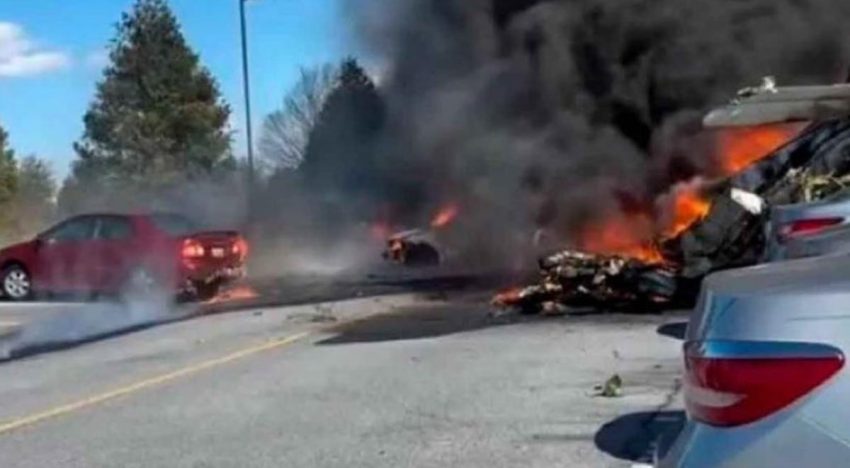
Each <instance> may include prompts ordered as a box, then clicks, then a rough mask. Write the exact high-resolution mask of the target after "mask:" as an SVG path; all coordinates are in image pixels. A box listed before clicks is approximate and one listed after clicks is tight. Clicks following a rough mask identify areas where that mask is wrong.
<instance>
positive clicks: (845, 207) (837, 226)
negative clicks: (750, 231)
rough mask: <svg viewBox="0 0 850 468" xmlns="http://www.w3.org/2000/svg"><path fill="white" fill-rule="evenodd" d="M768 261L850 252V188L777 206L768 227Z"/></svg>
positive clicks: (766, 252) (766, 250) (766, 257)
mask: <svg viewBox="0 0 850 468" xmlns="http://www.w3.org/2000/svg"><path fill="white" fill-rule="evenodd" d="M766 233H767V236H766V239H767V244H766V249H765V256H764V260H765V261H769V262H771V261H777V260H785V259H790V258H802V257H814V256H818V255H826V254H830V253H838V252H850V191H844V192H840V193H838V194H836V195H833V196H832V197H829V198H827V199H824V200H820V201H816V202H810V203H800V204H795V205H783V206H777V207H774V208H772V209H771V210H770V221H769V222H768V223H767V228H766Z"/></svg>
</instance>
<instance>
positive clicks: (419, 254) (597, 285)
mask: <svg viewBox="0 0 850 468" xmlns="http://www.w3.org/2000/svg"><path fill="white" fill-rule="evenodd" d="M788 123H795V125H797V127H796V130H794V131H793V132H792V133H788V134H787V135H785V136H783V137H782V139H781V140H777V141H776V143H777V144H776V145H775V146H772V147H770V148H768V149H767V150H766V151H764V152H762V153H761V154H758V155H757V156H758V157H755V158H752V159H751V160H748V161H746V164H741V165H740V167H735V168H734V170H730V173H729V176H728V177H726V178H723V179H720V180H714V181H711V182H704V181H700V184H701V187H700V196H701V197H704V198H705V200H704V211H703V212H700V213H699V216H695V217H694V219H693V222H689V223H688V224H687V225H685V226H683V228H682V229H680V230H677V231H676V232H675V235H665V236H659V237H658V238H657V239H655V240H654V241H653V242H652V243H651V244H652V245H648V246H642V250H644V251H650V252H652V255H633V254H632V253H631V252H626V253H620V252H614V253H596V252H594V251H585V250H581V249H567V250H562V251H558V252H555V253H552V254H548V255H544V256H543V257H541V258H540V259H539V260H538V271H539V273H538V274H539V276H538V280H537V281H535V282H533V283H532V284H530V285H528V286H524V287H516V288H511V289H508V290H505V291H502V292H500V293H498V294H497V295H496V296H495V297H494V298H493V300H492V303H493V304H494V305H496V306H499V307H509V308H517V309H519V310H521V311H523V312H527V313H536V312H541V311H548V310H557V309H560V308H563V307H567V306H605V307H615V308H628V307H632V306H638V307H641V308H644V307H646V306H651V305H661V306H669V305H672V304H680V305H687V304H689V303H691V302H693V300H694V299H695V297H696V292H698V290H699V285H700V283H701V280H702V278H704V277H705V276H706V275H707V274H709V273H711V272H713V271H717V270H723V269H728V268H736V267H741V266H748V265H753V264H756V263H758V262H759V261H761V260H762V258H763V255H764V252H765V247H766V240H767V236H766V232H765V231H766V229H767V226H768V225H769V223H768V222H767V221H768V220H769V218H770V213H771V207H774V206H780V205H788V204H794V203H801V202H810V201H814V200H820V199H823V198H825V197H828V196H829V195H831V194H833V193H835V192H837V191H839V190H843V189H846V188H848V187H850V84H836V85H823V86H795V87H776V86H775V84H774V81H773V79H772V78H765V79H764V82H763V83H762V85H761V86H758V87H754V88H745V89H743V90H741V91H739V93H738V95H737V96H736V97H735V99H734V100H732V101H731V102H730V103H729V104H728V105H726V106H723V107H720V108H717V109H714V110H713V111H711V112H709V113H708V114H707V115H706V116H705V118H704V119H703V124H704V127H706V128H709V129H724V128H761V129H768V130H770V126H771V125H785V124H788ZM744 143H745V144H747V142H744ZM450 211H451V210H450ZM449 214H450V216H446V213H441V214H438V216H437V217H436V218H435V222H432V225H431V229H426V230H411V231H403V232H400V233H398V234H395V235H392V236H390V237H389V238H388V239H387V245H386V250H385V252H384V257H385V258H386V259H388V260H391V261H394V262H396V263H400V264H404V265H433V264H437V263H439V262H440V260H441V255H440V251H439V249H438V248H437V247H435V245H436V244H435V242H434V240H433V233H434V231H435V230H436V229H435V228H437V227H441V226H442V225H444V224H446V223H447V222H448V221H450V220H451V218H453V217H454V215H455V214H457V213H456V210H454V211H451V212H450V213H449Z"/></svg>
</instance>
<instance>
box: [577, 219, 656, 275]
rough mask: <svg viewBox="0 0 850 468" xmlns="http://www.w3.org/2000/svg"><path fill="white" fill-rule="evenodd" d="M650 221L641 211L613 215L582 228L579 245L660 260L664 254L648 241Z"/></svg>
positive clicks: (613, 253) (647, 259) (649, 261)
mask: <svg viewBox="0 0 850 468" xmlns="http://www.w3.org/2000/svg"><path fill="white" fill-rule="evenodd" d="M652 224H653V223H652V220H651V219H650V217H649V216H647V215H646V214H643V213H638V214H633V215H621V216H613V217H610V218H607V219H605V220H603V221H602V222H598V223H596V224H594V225H591V226H590V227H588V228H585V229H584V230H583V231H582V232H581V234H580V236H579V247H580V248H582V249H583V250H586V251H588V252H592V253H597V254H605V255H621V256H624V257H629V258H634V259H636V260H640V261H643V262H646V263H662V262H663V261H664V256H663V255H662V254H661V252H660V251H659V250H658V248H657V247H656V246H655V244H654V243H653V242H652Z"/></svg>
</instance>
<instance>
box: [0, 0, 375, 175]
mask: <svg viewBox="0 0 850 468" xmlns="http://www.w3.org/2000/svg"><path fill="white" fill-rule="evenodd" d="M342 1H344V0H249V2H248V3H247V17H248V31H249V32H248V33H249V45H250V50H249V54H250V64H251V73H252V76H251V86H252V90H251V95H252V96H251V97H252V100H251V103H252V106H253V116H254V117H253V121H254V127H255V129H259V126H260V123H261V121H262V118H263V116H264V115H266V114H267V113H268V112H269V111H271V110H273V109H274V108H276V107H277V106H278V105H279V103H280V102H281V100H282V96H283V94H284V92H285V91H286V89H288V88H289V86H290V85H291V84H292V83H293V81H294V80H295V78H296V77H297V73H298V67H299V66H302V65H306V66H310V65H315V64H319V63H323V62H328V61H337V60H339V59H340V58H342V57H344V56H346V55H355V56H358V55H361V54H360V53H359V51H358V49H357V47H356V45H355V41H353V40H352V39H353V37H352V35H351V33H350V28H349V27H348V26H350V25H347V24H345V22H344V19H343V18H344V15H343V14H342V8H341V2H342ZM132 3H133V0H0V125H2V126H3V127H4V128H5V129H6V130H7V131H8V132H9V134H10V139H11V143H12V147H13V148H14V149H15V150H16V151H17V152H18V153H19V154H30V153H35V154H38V155H39V156H41V157H43V158H45V159H47V160H49V161H51V163H52V165H53V168H54V170H56V172H57V173H58V174H59V175H60V177H63V176H64V175H65V174H67V171H68V165H69V162H70V161H71V160H72V159H73V158H74V152H73V149H72V147H71V145H72V143H73V142H74V141H75V140H76V139H77V138H79V136H80V135H81V134H82V131H83V125H82V116H83V114H84V113H85V110H86V108H87V106H88V103H89V102H90V100H91V98H92V96H93V94H94V90H95V83H96V82H97V81H98V80H99V79H100V76H101V70H102V67H103V65H104V63H105V53H104V51H105V47H106V45H107V44H108V41H109V39H110V38H111V37H112V36H113V35H114V33H115V23H116V22H117V21H118V19H119V18H120V16H121V13H122V11H125V10H128V9H129V8H130V6H131V5H132ZM169 3H170V5H171V7H172V9H173V10H174V12H175V14H176V16H177V18H178V20H179V21H180V23H181V26H182V28H183V33H184V34H185V36H186V37H187V39H188V41H189V44H190V45H191V46H192V47H193V48H194V50H195V51H196V52H198V53H199V54H200V57H201V61H202V62H203V63H204V65H206V66H207V67H208V68H209V69H210V70H211V71H212V73H213V75H215V77H216V78H217V79H218V82H219V85H220V88H221V91H222V93H223V95H224V98H225V99H226V101H227V102H228V103H230V105H231V108H232V110H233V116H232V119H231V120H232V121H233V124H234V126H235V129H236V135H235V140H234V149H235V152H236V154H238V155H243V154H244V152H245V149H244V148H245V136H244V132H243V131H242V129H243V128H244V124H243V122H244V107H243V105H242V102H243V101H242V78H241V58H240V49H239V16H238V0H169ZM256 133H258V131H257V130H255V140H256Z"/></svg>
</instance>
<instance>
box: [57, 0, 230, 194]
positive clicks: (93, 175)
mask: <svg viewBox="0 0 850 468" xmlns="http://www.w3.org/2000/svg"><path fill="white" fill-rule="evenodd" d="M109 58H110V62H111V63H110V65H109V66H108V67H106V69H105V70H104V77H103V79H102V80H101V81H100V82H99V83H98V85H97V92H96V96H95V99H94V101H93V102H92V104H91V105H90V107H89V110H88V112H86V114H85V117H84V119H83V120H84V124H85V131H84V134H83V136H82V138H81V140H80V141H78V142H77V143H76V144H75V145H74V146H75V150H76V152H77V154H78V156H79V159H77V160H76V161H75V162H74V164H73V166H72V173H71V176H70V178H69V180H68V181H67V182H66V185H65V187H63V190H62V194H61V197H62V199H63V200H62V203H63V204H70V205H73V204H74V201H75V199H76V198H80V196H81V195H82V192H83V191H85V192H89V193H91V192H92V189H101V190H103V189H105V190H108V191H109V193H115V192H116V191H118V189H124V190H126V189H142V190H144V189H151V188H159V187H163V186H169V185H170V184H174V183H178V182H180V181H183V180H186V179H187V178H192V177H195V176H198V175H204V174H208V173H210V172H212V171H214V170H216V169H218V168H221V167H231V166H232V164H233V158H232V155H231V153H230V133H229V132H228V130H227V120H228V116H229V115H230V109H229V107H228V106H227V104H225V103H224V102H223V100H222V99H221V97H220V92H219V89H218V85H217V84H216V82H215V80H214V79H213V77H212V76H211V74H210V73H209V71H208V70H207V69H206V68H204V67H203V66H202V65H201V64H200V60H199V58H198V55H197V54H196V53H194V52H193V51H192V50H191V49H190V47H189V46H188V45H187V43H186V40H185V39H184V37H183V35H182V33H181V31H180V26H179V24H178V22H177V19H176V18H175V17H174V15H173V13H172V12H171V10H170V9H169V7H168V5H167V4H166V2H165V0H137V1H136V3H135V5H134V6H133V8H132V10H131V11H130V12H129V13H125V14H124V15H123V16H122V19H121V21H120V22H119V23H118V25H117V34H116V37H115V38H114V39H113V40H112V43H111V49H110V54H109ZM83 189H84V190H83Z"/></svg>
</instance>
